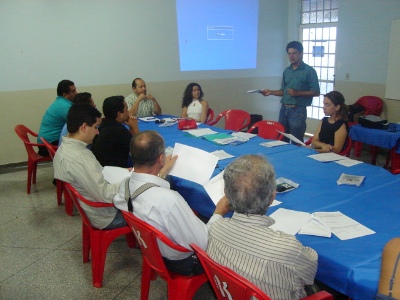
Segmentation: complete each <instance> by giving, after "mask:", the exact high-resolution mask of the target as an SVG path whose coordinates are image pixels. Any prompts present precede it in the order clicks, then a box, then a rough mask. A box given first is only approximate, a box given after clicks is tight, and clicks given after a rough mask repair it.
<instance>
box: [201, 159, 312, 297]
mask: <svg viewBox="0 0 400 300" xmlns="http://www.w3.org/2000/svg"><path fill="white" fill-rule="evenodd" d="M224 181H225V188H224V190H225V195H226V198H227V199H228V202H229V204H230V207H231V209H232V210H233V212H234V213H233V216H232V218H230V219H229V218H225V219H219V220H216V221H215V222H214V223H213V225H212V226H211V228H210V233H209V241H208V247H207V253H208V254H209V255H210V257H211V258H212V259H214V260H215V261H216V262H217V263H220V264H222V265H224V266H226V267H228V268H230V269H232V270H234V271H235V272H237V273H238V274H240V275H241V276H243V277H245V278H247V279H248V280H250V281H251V282H252V283H253V284H255V285H256V286H258V287H259V288H261V290H263V291H264V292H265V293H266V294H267V295H268V296H269V297H271V299H284V300H289V299H300V298H304V297H306V296H307V294H306V291H305V287H304V286H306V285H312V284H313V283H314V276H315V273H316V271H317V265H318V254H317V253H316V252H315V251H314V250H313V249H311V248H309V247H304V246H303V245H302V244H301V243H300V242H299V241H298V240H297V239H296V238H295V237H294V236H293V235H290V234H286V233H283V232H281V231H275V230H273V229H271V228H270V226H271V225H272V224H274V223H275V221H274V220H273V219H272V218H271V217H269V216H267V215H265V214H266V212H267V209H268V207H269V206H270V204H271V203H272V201H273V200H274V198H275V194H276V183H275V182H276V181H275V171H274V169H273V167H272V165H271V164H269V163H268V162H267V161H266V160H265V158H263V157H262V156H258V155H245V156H242V157H239V158H238V159H236V160H235V161H233V162H232V163H231V164H229V165H228V167H227V168H226V169H225V172H224ZM217 208H218V207H217Z"/></svg>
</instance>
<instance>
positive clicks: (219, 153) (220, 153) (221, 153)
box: [211, 150, 235, 160]
mask: <svg viewBox="0 0 400 300" xmlns="http://www.w3.org/2000/svg"><path fill="white" fill-rule="evenodd" d="M211 154H214V155H215V156H216V157H218V160H223V159H227V158H232V157H235V156H233V155H231V154H229V153H226V152H225V151H224V150H216V151H213V152H211Z"/></svg>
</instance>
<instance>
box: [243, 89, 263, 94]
mask: <svg viewBox="0 0 400 300" xmlns="http://www.w3.org/2000/svg"><path fill="white" fill-rule="evenodd" d="M261 92H262V90H249V91H247V92H246V94H252V93H261Z"/></svg>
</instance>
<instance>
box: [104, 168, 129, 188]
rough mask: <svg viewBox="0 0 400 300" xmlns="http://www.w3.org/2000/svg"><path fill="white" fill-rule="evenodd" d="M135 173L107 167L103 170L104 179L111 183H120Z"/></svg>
mask: <svg viewBox="0 0 400 300" xmlns="http://www.w3.org/2000/svg"><path fill="white" fill-rule="evenodd" d="M132 172H133V169H132V171H131V172H129V171H128V169H125V168H120V167H111V166H105V167H104V168H103V170H102V173H103V176H104V179H105V180H106V181H107V182H109V183H111V184H112V183H119V182H121V181H122V180H124V179H125V178H127V177H130V176H131V174H132Z"/></svg>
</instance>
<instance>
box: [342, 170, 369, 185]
mask: <svg viewBox="0 0 400 300" xmlns="http://www.w3.org/2000/svg"><path fill="white" fill-rule="evenodd" d="M364 178H365V176H359V175H350V174H345V173H342V174H341V175H340V177H339V179H338V180H337V181H336V183H337V184H338V185H342V184H346V185H356V186H360V185H361V183H362V182H363V181H364Z"/></svg>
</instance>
